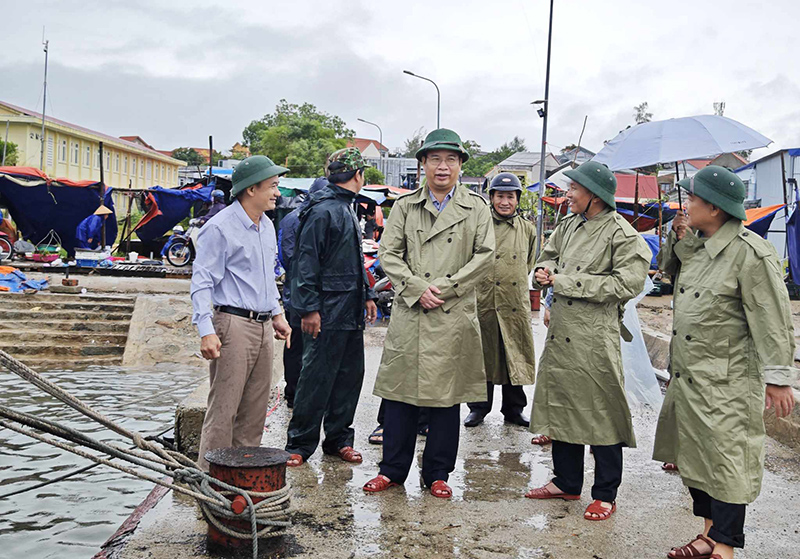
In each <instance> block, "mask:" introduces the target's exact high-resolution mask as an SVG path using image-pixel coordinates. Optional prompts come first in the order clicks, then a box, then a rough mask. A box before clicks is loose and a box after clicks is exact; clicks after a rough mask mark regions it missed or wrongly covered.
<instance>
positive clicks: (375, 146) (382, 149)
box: [347, 138, 389, 159]
mask: <svg viewBox="0 0 800 559" xmlns="http://www.w3.org/2000/svg"><path fill="white" fill-rule="evenodd" d="M347 147H349V148H350V147H356V148H358V151H360V152H361V155H363V156H364V157H365V158H371V159H379V158H380V157H386V156H387V155H388V154H389V148H387V147H386V146H385V145H383V144H382V143H380V142H379V141H378V140H369V139H367V138H353V139H352V141H348V142H347Z"/></svg>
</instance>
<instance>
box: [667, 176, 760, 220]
mask: <svg viewBox="0 0 800 559" xmlns="http://www.w3.org/2000/svg"><path fill="white" fill-rule="evenodd" d="M678 187H680V188H683V189H684V190H686V191H687V192H690V193H691V194H694V195H695V196H699V197H700V198H702V199H703V200H705V201H706V202H708V203H709V204H713V205H715V206H716V207H718V208H719V209H721V210H722V211H723V212H725V213H726V214H728V215H730V216H733V217H735V218H736V219H741V220H742V221H746V220H747V214H746V213H745V211H744V198H745V196H746V195H747V189H746V188H745V186H744V183H743V182H742V179H740V178H739V177H738V176H737V175H736V173H734V172H733V171H731V170H730V169H726V168H725V167H720V166H719V165H709V166H708V167H705V168H703V169H701V170H700V171H698V172H697V174H696V175H694V176H693V177H687V178H685V179H682V180H680V181H678Z"/></svg>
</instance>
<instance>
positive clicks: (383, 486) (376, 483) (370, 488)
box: [363, 474, 397, 493]
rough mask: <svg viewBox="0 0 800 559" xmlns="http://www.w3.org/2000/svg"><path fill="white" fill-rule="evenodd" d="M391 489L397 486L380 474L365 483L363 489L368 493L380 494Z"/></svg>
mask: <svg viewBox="0 0 800 559" xmlns="http://www.w3.org/2000/svg"><path fill="white" fill-rule="evenodd" d="M390 487H397V484H396V483H395V482H393V481H392V480H390V479H389V478H388V477H386V476H384V475H381V474H378V475H377V476H375V477H374V478H372V479H371V480H369V481H368V482H367V483H365V484H364V487H363V489H364V491H366V492H367V493H379V492H381V491H386V490H387V489H389V488H390Z"/></svg>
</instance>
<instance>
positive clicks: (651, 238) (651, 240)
mask: <svg viewBox="0 0 800 559" xmlns="http://www.w3.org/2000/svg"><path fill="white" fill-rule="evenodd" d="M642 238H643V239H644V240H645V242H646V243H647V246H649V247H650V251H651V252H652V253H653V258H652V259H651V260H650V269H651V270H658V262H657V261H656V257H657V256H658V235H642Z"/></svg>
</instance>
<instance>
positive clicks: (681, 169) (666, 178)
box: [658, 153, 747, 202]
mask: <svg viewBox="0 0 800 559" xmlns="http://www.w3.org/2000/svg"><path fill="white" fill-rule="evenodd" d="M746 164H747V160H746V159H745V158H743V157H742V156H741V155H739V154H736V153H723V154H721V155H716V156H714V157H705V158H701V159H687V160H686V161H678V176H679V179H678V180H680V179H683V178H685V177H693V176H695V175H696V174H697V172H698V171H700V170H701V169H704V168H706V167H708V166H709V165H719V166H720V167H727V168H728V169H738V168H740V167H741V166H742V165H746ZM665 167H666V168H664V169H662V170H661V171H659V172H658V184H660V185H661V189H662V190H663V191H664V192H669V193H670V200H671V201H673V202H676V201H677V200H678V193H677V191H676V190H675V183H676V180H675V165H667V166H665Z"/></svg>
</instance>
